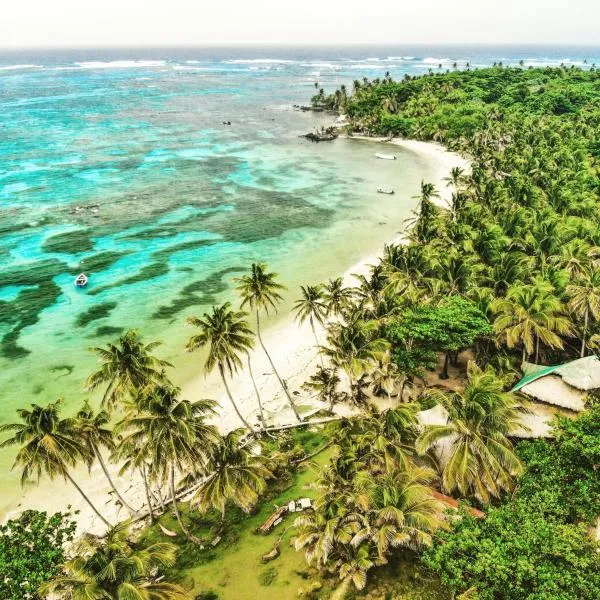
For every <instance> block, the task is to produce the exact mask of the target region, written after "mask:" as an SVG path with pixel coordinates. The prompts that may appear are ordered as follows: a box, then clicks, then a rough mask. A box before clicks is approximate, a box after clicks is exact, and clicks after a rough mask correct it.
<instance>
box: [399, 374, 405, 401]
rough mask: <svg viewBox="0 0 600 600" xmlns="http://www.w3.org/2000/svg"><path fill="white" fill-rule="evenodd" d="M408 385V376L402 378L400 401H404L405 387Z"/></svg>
mask: <svg viewBox="0 0 600 600" xmlns="http://www.w3.org/2000/svg"><path fill="white" fill-rule="evenodd" d="M405 386H406V377H404V379H402V385H401V386H400V402H404V387H405Z"/></svg>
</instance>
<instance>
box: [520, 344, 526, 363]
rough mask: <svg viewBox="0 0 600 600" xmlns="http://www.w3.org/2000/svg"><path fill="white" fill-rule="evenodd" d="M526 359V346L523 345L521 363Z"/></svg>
mask: <svg viewBox="0 0 600 600" xmlns="http://www.w3.org/2000/svg"><path fill="white" fill-rule="evenodd" d="M526 359H527V347H526V346H523V353H522V354H521V364H523V363H524V362H525V360H526Z"/></svg>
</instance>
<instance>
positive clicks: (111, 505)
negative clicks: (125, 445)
mask: <svg viewBox="0 0 600 600" xmlns="http://www.w3.org/2000/svg"><path fill="white" fill-rule="evenodd" d="M357 139H368V138H358V137H357ZM377 141H382V140H381V139H378V140H377ZM357 143H358V142H357ZM390 144H393V145H397V146H402V147H403V148H405V149H407V150H409V151H411V152H415V153H418V154H419V155H421V156H422V157H424V158H426V159H429V160H431V161H432V162H433V163H434V165H435V176H434V177H430V179H431V182H432V183H434V184H435V185H436V186H437V187H438V190H439V192H440V195H441V199H440V202H441V203H445V202H446V201H447V200H448V199H449V197H450V194H451V190H449V189H448V187H447V185H446V182H445V181H444V178H445V177H447V176H448V174H449V172H450V170H451V169H452V168H453V167H461V168H465V169H466V168H468V161H467V160H466V159H464V158H462V157H461V156H459V155H458V154H455V153H452V152H449V151H447V150H446V149H444V148H443V147H442V146H441V145H439V144H435V143H426V142H419V141H413V140H402V139H394V140H392V141H391V142H390ZM417 193H418V190H415V194H417ZM401 225H402V224H401V223H399V224H398V226H399V228H400V227H401ZM402 241H403V236H402V233H401V232H399V233H398V235H397V236H396V237H395V238H394V239H393V240H379V242H380V243H381V247H383V244H384V242H395V243H399V242H402ZM379 256H380V253H375V254H371V255H368V256H364V257H363V258H362V260H360V261H359V262H358V263H356V264H353V265H349V267H348V269H347V270H346V271H345V273H344V274H343V276H344V281H345V283H346V284H347V285H353V284H354V283H355V281H354V275H355V274H367V273H368V271H369V267H370V266H371V265H373V264H375V263H376V262H377V260H378V258H379ZM252 322H253V321H252ZM317 335H318V336H319V337H320V341H324V335H323V332H322V331H317ZM263 338H264V341H265V345H266V346H267V347H268V349H269V352H270V353H271V356H272V357H273V360H274V362H275V364H276V366H277V368H278V370H279V372H280V374H281V376H282V377H283V378H284V379H285V381H286V383H287V385H288V387H289V389H290V390H291V391H292V393H293V394H294V397H295V398H296V404H297V405H298V407H299V408H300V412H301V413H302V414H303V416H308V415H310V414H312V413H314V412H316V411H318V410H319V409H320V408H324V406H323V405H322V404H321V403H319V402H318V401H316V400H315V399H314V398H312V397H310V395H309V394H307V393H306V392H304V391H303V390H302V389H301V386H302V384H303V383H304V382H305V381H306V380H307V379H308V377H309V376H310V375H311V374H312V373H313V372H314V370H315V368H316V366H317V365H318V364H319V358H318V355H317V352H316V349H315V339H314V336H313V333H312V331H311V328H310V326H309V325H308V323H306V324H304V325H302V326H300V325H298V323H296V322H295V321H294V318H293V316H292V315H291V314H289V315H286V316H282V317H280V318H279V319H278V320H277V321H275V322H274V323H272V324H269V325H268V327H267V328H266V329H265V331H264V332H263ZM200 359H201V357H200V356H199V365H200ZM252 370H253V373H254V376H255V379H256V383H257V386H258V389H259V390H260V394H261V398H262V402H263V407H264V410H265V416H266V418H267V421H268V423H269V424H272V425H283V424H287V423H293V422H295V419H294V417H293V414H292V412H291V410H290V408H289V406H288V404H287V400H286V398H285V395H284V393H283V392H282V390H281V388H280V386H279V384H278V381H277V379H276V377H275V376H274V375H273V374H272V372H271V369H270V366H269V364H268V361H267V359H266V357H265V355H264V353H263V352H262V351H261V349H260V347H259V346H257V348H256V351H255V352H254V353H253V354H252ZM231 391H232V394H233V396H234V398H236V400H237V404H238V407H239V408H240V410H241V412H242V413H243V414H244V415H245V417H246V418H247V419H248V420H249V421H251V422H256V420H257V419H256V416H257V404H256V399H255V395H254V390H253V386H252V382H251V380H250V377H249V374H248V372H247V370H244V371H243V372H240V373H239V374H237V375H235V376H234V377H233V379H232V380H231ZM182 395H183V397H185V398H189V399H197V398H213V399H215V400H216V401H217V402H218V403H219V405H220V409H219V414H218V417H217V418H216V420H215V422H216V424H217V425H218V427H219V429H220V430H221V431H223V432H226V431H230V430H232V429H234V428H237V427H239V426H241V422H240V421H239V419H238V418H237V416H236V414H235V412H234V411H233V409H232V407H231V404H230V401H229V399H228V397H227V396H226V394H225V391H224V390H223V386H222V383H221V381H220V379H219V378H218V375H216V374H211V375H209V376H208V377H204V376H203V375H199V376H197V377H195V378H193V379H192V380H191V381H189V382H187V383H186V384H185V385H183V388H182ZM336 410H337V411H338V412H340V414H343V411H348V412H349V411H350V409H349V408H348V407H344V406H339V407H337V408H336ZM113 471H116V468H114V467H113ZM74 476H75V478H76V479H77V480H78V482H79V484H80V485H81V487H82V488H83V489H84V490H85V491H86V493H88V495H89V497H90V498H91V499H92V501H93V502H94V503H96V505H97V507H98V509H99V510H100V511H101V512H102V513H103V514H104V515H105V516H106V517H107V518H108V520H109V521H111V522H112V523H115V522H117V521H118V520H121V519H123V518H126V517H127V513H126V511H125V509H123V508H122V507H120V506H118V505H117V504H115V502H114V501H113V500H112V494H109V492H110V488H109V486H108V484H107V482H106V480H105V478H104V477H103V475H102V472H101V469H100V467H99V466H98V465H95V466H94V468H93V469H92V471H91V473H89V474H88V473H87V471H86V470H85V469H79V470H78V471H77V472H76V473H74ZM115 482H116V484H117V487H118V488H119V490H121V491H122V494H123V496H124V497H125V498H126V499H127V500H128V501H129V502H130V504H131V505H133V506H134V507H135V508H142V506H143V505H145V496H144V492H143V486H142V485H141V481H139V480H138V478H137V477H136V476H131V475H129V474H127V475H125V476H123V477H119V476H118V475H117V473H115ZM68 505H70V506H71V507H72V508H73V509H75V510H78V511H79V513H78V515H77V522H78V524H79V529H80V531H82V532H83V531H88V532H91V533H95V534H101V533H102V532H103V531H104V529H105V527H104V525H103V523H102V522H101V521H100V520H99V519H98V517H96V515H94V513H93V512H92V510H91V509H90V508H89V506H88V505H87V504H86V503H85V501H84V500H83V499H82V498H81V496H80V495H79V494H78V493H77V492H76V491H75V489H73V488H72V487H71V486H70V484H68V483H64V482H63V481H62V480H56V481H48V480H46V479H43V480H42V481H41V482H40V485H39V486H38V487H31V488H27V489H25V490H24V491H23V494H22V496H21V499H20V502H19V504H18V505H17V506H14V507H12V509H11V511H10V512H9V513H8V514H6V515H5V519H6V518H10V517H14V516H16V515H17V514H18V513H19V512H21V511H22V510H25V509H28V508H35V509H38V510H46V511H49V512H53V511H60V510H65V507H66V506H68Z"/></svg>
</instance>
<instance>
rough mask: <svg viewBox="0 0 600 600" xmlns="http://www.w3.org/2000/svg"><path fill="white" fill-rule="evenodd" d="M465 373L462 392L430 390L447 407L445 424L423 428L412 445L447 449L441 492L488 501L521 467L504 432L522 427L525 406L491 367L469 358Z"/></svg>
mask: <svg viewBox="0 0 600 600" xmlns="http://www.w3.org/2000/svg"><path fill="white" fill-rule="evenodd" d="M467 376H468V383H467V385H466V387H465V389H464V391H463V392H451V393H448V392H444V391H441V390H438V389H432V390H430V391H429V396H430V397H431V398H433V399H434V400H437V401H438V402H439V403H440V404H441V405H442V406H443V407H444V408H445V409H446V411H447V412H448V415H449V417H448V424H447V425H431V426H428V427H426V428H425V430H424V431H423V433H422V434H421V435H420V436H419V438H418V439H417V441H416V444H415V447H416V449H417V452H419V453H420V454H424V453H426V452H427V451H429V450H430V449H432V448H435V447H439V445H440V444H442V446H443V448H444V451H443V454H444V455H445V454H446V453H447V454H448V458H447V460H446V459H445V458H443V460H444V461H445V464H443V465H442V488H443V489H444V491H446V492H448V493H452V492H454V491H458V492H460V493H461V494H463V495H468V494H472V495H473V496H474V497H475V498H477V499H478V500H479V501H480V502H482V503H483V504H487V503H488V502H489V501H490V497H491V496H496V497H497V496H499V495H500V493H501V492H502V491H503V490H510V489H512V486H513V483H514V478H515V477H516V476H517V475H519V474H520V473H521V472H522V470H523V467H522V464H521V461H520V460H519V457H518V456H517V454H516V453H515V451H514V448H513V445H512V442H511V441H510V439H509V437H508V436H509V435H510V433H511V432H512V431H514V430H515V429H517V428H519V427H522V422H521V417H522V415H523V413H524V412H525V411H524V409H523V408H522V407H521V406H520V405H519V404H518V402H517V399H516V397H515V396H514V394H512V393H510V392H505V391H504V387H505V385H506V383H507V381H506V380H505V379H503V378H500V377H498V376H497V375H496V374H495V372H494V370H493V369H492V368H491V367H488V368H487V369H486V370H485V371H484V370H482V369H480V368H479V367H478V366H477V365H475V364H474V363H469V366H468V369H467Z"/></svg>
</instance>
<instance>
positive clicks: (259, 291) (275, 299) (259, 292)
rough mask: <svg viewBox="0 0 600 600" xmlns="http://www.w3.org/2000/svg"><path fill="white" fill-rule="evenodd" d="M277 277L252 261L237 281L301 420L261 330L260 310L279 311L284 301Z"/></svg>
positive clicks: (274, 370) (291, 399) (243, 302)
mask: <svg viewBox="0 0 600 600" xmlns="http://www.w3.org/2000/svg"><path fill="white" fill-rule="evenodd" d="M276 278H277V273H270V272H269V271H267V265H266V264H264V263H252V266H251V268H250V273H249V274H248V275H244V276H243V277H236V279H235V281H237V283H238V285H237V290H238V292H239V293H240V295H241V298H242V304H241V308H244V306H246V305H248V306H249V307H250V308H251V309H252V310H254V311H255V312H256V335H257V337H258V341H259V343H260V345H261V347H262V349H263V352H264V353H265V355H266V357H267V359H268V361H269V364H270V365H271V368H272V369H273V373H275V376H276V377H277V380H278V381H279V385H281V389H282V390H283V392H284V393H285V395H286V397H287V399H288V402H289V404H290V407H291V408H292V411H293V412H294V415H295V416H296V419H298V421H301V420H302V419H301V418H300V415H299V414H298V410H297V409H296V404H295V403H294V400H293V398H292V395H291V394H290V391H289V390H288V388H287V385H286V384H285V383H284V382H283V380H282V379H281V377H280V375H279V372H278V371H277V369H276V368H275V364H274V363H273V359H272V358H271V355H270V354H269V352H268V351H267V348H266V346H265V343H264V342H263V339H262V335H261V331H260V311H261V310H264V311H265V313H266V314H267V315H268V314H269V310H274V311H275V312H277V304H279V303H280V302H282V301H283V298H282V296H281V294H280V293H279V291H280V290H283V289H285V288H284V286H283V285H281V284H280V283H278V282H277V281H275V280H276Z"/></svg>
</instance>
